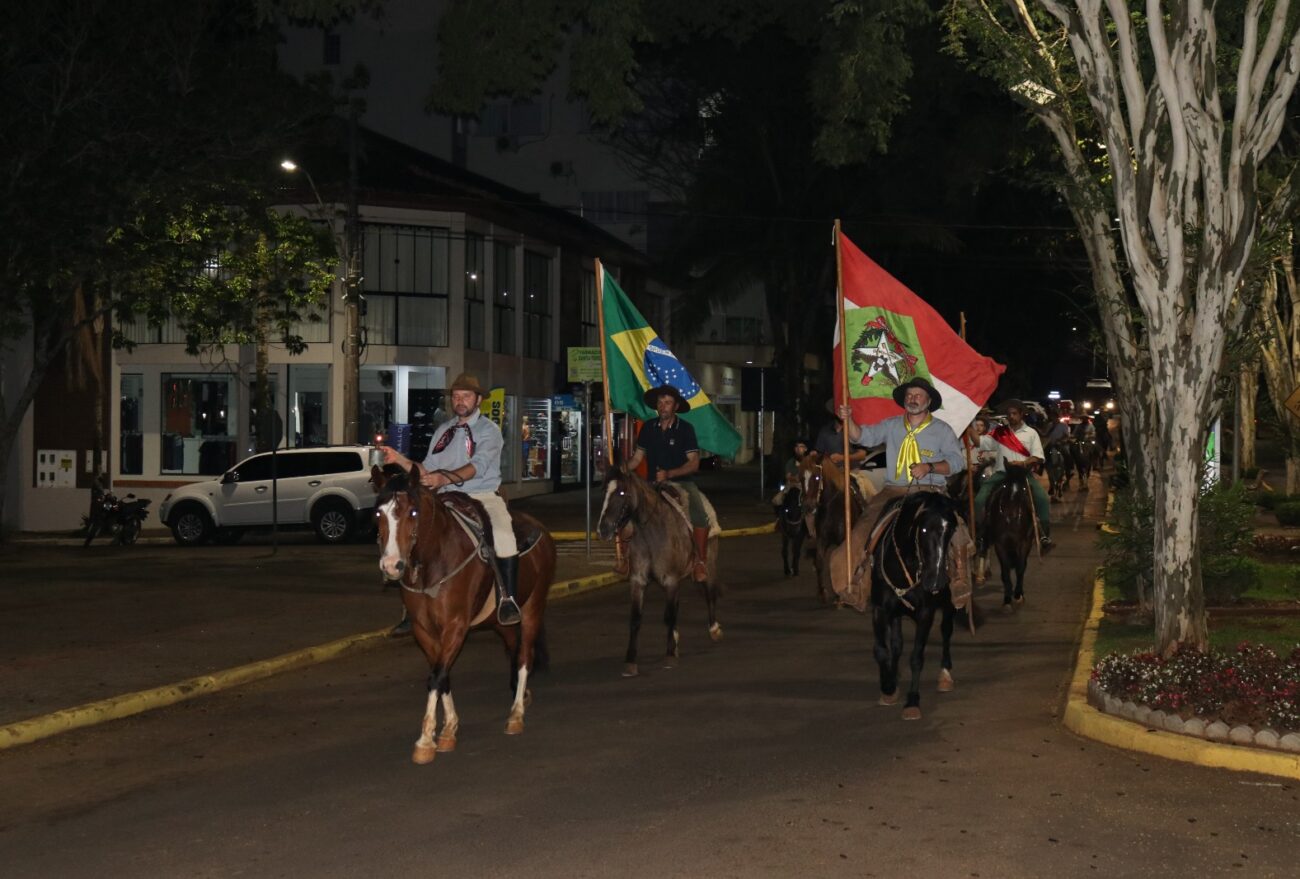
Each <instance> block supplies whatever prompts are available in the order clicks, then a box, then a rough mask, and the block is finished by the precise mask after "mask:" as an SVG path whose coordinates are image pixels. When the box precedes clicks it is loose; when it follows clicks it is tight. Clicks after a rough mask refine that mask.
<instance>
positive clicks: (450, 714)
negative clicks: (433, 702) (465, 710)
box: [442, 690, 460, 736]
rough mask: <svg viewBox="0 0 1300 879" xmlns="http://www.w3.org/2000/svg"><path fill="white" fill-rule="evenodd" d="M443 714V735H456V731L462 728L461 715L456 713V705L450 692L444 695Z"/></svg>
mask: <svg viewBox="0 0 1300 879" xmlns="http://www.w3.org/2000/svg"><path fill="white" fill-rule="evenodd" d="M442 714H443V717H442V734H443V735H444V736H454V735H456V730H458V729H459V728H460V715H459V714H457V713H456V703H455V702H453V701H452V700H451V691H450V690H448V691H447V692H445V693H443V694H442Z"/></svg>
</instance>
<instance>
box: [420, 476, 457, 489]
mask: <svg viewBox="0 0 1300 879" xmlns="http://www.w3.org/2000/svg"><path fill="white" fill-rule="evenodd" d="M450 482H451V480H450V479H448V478H447V477H446V476H444V475H443V474H441V473H425V474H424V475H423V476H421V477H420V484H421V485H423V486H424V487H425V488H432V489H434V490H437V489H439V488H442V487H443V486H444V485H447V484H449V483H450Z"/></svg>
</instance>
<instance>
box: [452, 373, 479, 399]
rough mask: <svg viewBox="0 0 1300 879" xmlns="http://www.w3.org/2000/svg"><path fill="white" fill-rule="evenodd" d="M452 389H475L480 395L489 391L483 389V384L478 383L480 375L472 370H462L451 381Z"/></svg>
mask: <svg viewBox="0 0 1300 879" xmlns="http://www.w3.org/2000/svg"><path fill="white" fill-rule="evenodd" d="M451 389H452V390H453V391H473V392H474V393H476V394H478V395H479V396H480V397H482V396H483V395H484V394H486V393H487V392H486V391H484V390H483V386H482V385H481V384H479V383H478V376H476V375H474V374H473V373H472V372H462V373H461V374H460V375H458V376H456V380H455V381H454V382H452V383H451Z"/></svg>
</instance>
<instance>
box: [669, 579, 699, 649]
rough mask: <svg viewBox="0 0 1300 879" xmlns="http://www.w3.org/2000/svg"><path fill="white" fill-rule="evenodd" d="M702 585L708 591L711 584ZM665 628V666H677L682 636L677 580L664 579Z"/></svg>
mask: <svg viewBox="0 0 1300 879" xmlns="http://www.w3.org/2000/svg"><path fill="white" fill-rule="evenodd" d="M700 585H701V586H703V587H704V589H705V590H706V591H707V590H708V587H709V584H708V583H701V584H700ZM663 587H664V629H665V630H666V631H667V633H668V645H667V647H666V648H665V650H664V668H675V667H676V666H677V660H678V656H679V655H678V652H677V645H678V643H679V642H680V641H681V637H680V636H679V635H678V634H677V610H678V605H679V603H680V601H681V598H680V596H679V595H678V593H677V581H676V580H664V581H663Z"/></svg>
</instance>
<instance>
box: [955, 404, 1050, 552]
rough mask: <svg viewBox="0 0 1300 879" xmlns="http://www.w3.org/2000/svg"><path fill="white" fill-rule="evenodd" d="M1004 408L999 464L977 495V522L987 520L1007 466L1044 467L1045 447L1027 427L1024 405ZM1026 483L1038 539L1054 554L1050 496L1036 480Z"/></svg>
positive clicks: (997, 438)
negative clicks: (991, 499) (986, 509)
mask: <svg viewBox="0 0 1300 879" xmlns="http://www.w3.org/2000/svg"><path fill="white" fill-rule="evenodd" d="M1004 408H1005V409H1006V413H1007V426H1003V425H999V426H998V427H997V429H995V430H994V431H993V434H992V435H993V439H994V440H995V441H996V442H997V447H998V460H997V463H996V464H995V465H994V467H993V473H992V474H991V475H990V476H989V478H988V479H985V480H984V484H983V485H981V486H980V490H979V492H978V493H977V494H976V495H975V517H976V518H977V519H982V518H983V517H984V506H985V505H986V504H987V503H988V501H989V495H990V494H992V493H993V489H995V488H997V487H998V486H999V485H1001V484H1002V483H1004V482H1006V480H1007V464H1020V465H1022V466H1025V467H1032V466H1033V465H1034V464H1041V463H1043V460H1044V455H1043V444H1042V442H1041V441H1040V440H1039V437H1038V431H1036V430H1034V428H1032V427H1030V426H1029V425H1028V424H1026V423H1025V408H1024V404H1023V403H1021V402H1020V401H1019V400H1011V401H1009V402H1008V403H1006V404H1005V407H1004ZM1026 481H1027V482H1028V483H1029V490H1030V492H1031V493H1032V494H1033V497H1034V512H1035V513H1036V514H1037V516H1038V535H1039V542H1040V544H1041V546H1042V551H1043V552H1045V553H1046V552H1051V551H1052V549H1054V548H1055V546H1056V544H1054V543H1052V536H1051V534H1052V523H1051V509H1052V505H1051V501H1049V500H1048V499H1047V492H1046V491H1045V490H1044V489H1043V486H1042V484H1041V483H1040V482H1039V481H1038V480H1037V479H1034V478H1030V479H1028V480H1026ZM980 532H981V533H986V532H987V529H985V528H981V529H980Z"/></svg>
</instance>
